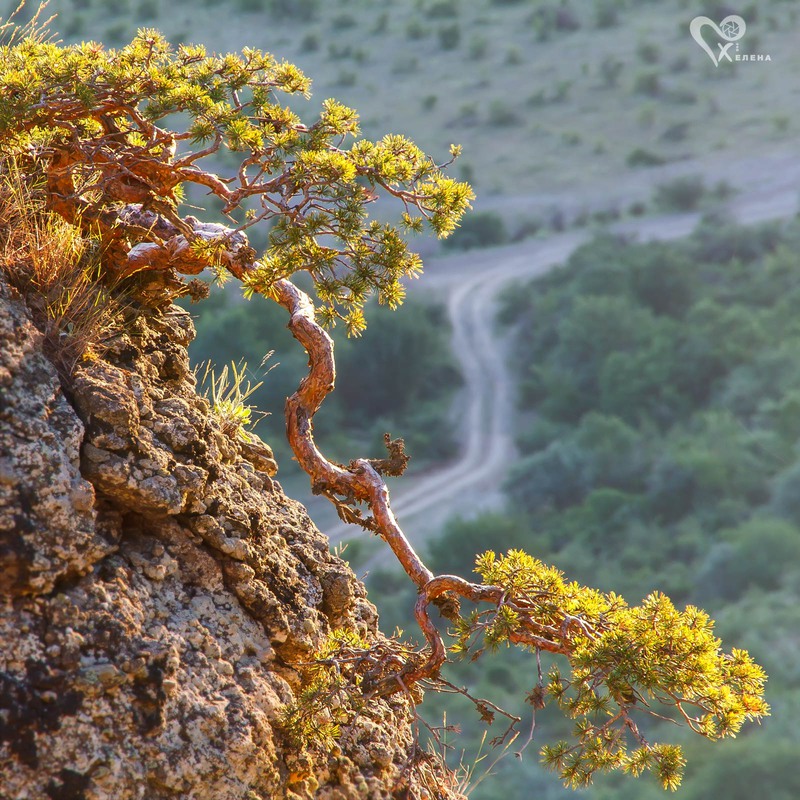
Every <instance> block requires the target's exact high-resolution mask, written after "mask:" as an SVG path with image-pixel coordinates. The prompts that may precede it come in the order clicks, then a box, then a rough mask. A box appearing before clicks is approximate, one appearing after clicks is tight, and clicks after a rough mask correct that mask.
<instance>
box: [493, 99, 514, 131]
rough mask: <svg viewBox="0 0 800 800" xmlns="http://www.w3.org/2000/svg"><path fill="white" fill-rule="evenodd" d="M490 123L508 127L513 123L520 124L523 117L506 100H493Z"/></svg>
mask: <svg viewBox="0 0 800 800" xmlns="http://www.w3.org/2000/svg"><path fill="white" fill-rule="evenodd" d="M487 122H488V124H489V125H492V126H496V127H498V128H507V127H510V126H512V125H519V124H520V122H522V118H521V117H520V115H519V114H518V113H517V111H516V109H515V108H514V107H513V106H509V105H508V104H507V103H506V102H505V101H504V100H493V101H492V104H491V106H489V118H488V120H487Z"/></svg>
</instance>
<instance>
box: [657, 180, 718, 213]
mask: <svg viewBox="0 0 800 800" xmlns="http://www.w3.org/2000/svg"><path fill="white" fill-rule="evenodd" d="M705 195H706V185H705V182H704V181H703V179H702V178H701V177H699V176H695V175H684V176H682V177H680V178H675V179H674V180H671V181H668V182H667V183H662V184H660V185H659V186H657V187H656V193H655V202H656V205H657V206H658V207H659V208H660V209H661V210H662V211H694V210H695V209H697V207H698V206H699V205H700V201H701V200H702V199H703V198H704V197H705Z"/></svg>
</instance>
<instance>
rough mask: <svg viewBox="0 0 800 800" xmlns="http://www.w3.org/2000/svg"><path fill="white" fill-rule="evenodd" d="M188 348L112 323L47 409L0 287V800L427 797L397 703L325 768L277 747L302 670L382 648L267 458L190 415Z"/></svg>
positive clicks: (143, 327)
mask: <svg viewBox="0 0 800 800" xmlns="http://www.w3.org/2000/svg"><path fill="white" fill-rule="evenodd" d="M192 335H193V329H192V325H191V322H190V319H189V317H188V315H187V314H185V313H184V312H182V311H181V310H180V309H177V308H170V309H168V310H166V311H158V310H153V309H148V308H139V309H129V310H128V311H126V314H125V319H124V322H123V324H122V325H121V327H120V329H119V331H118V332H117V333H116V335H115V337H114V338H113V339H112V340H111V342H110V345H109V350H108V352H107V353H106V354H104V356H103V358H102V359H98V360H95V361H85V362H84V363H83V364H82V365H81V366H80V367H78V369H77V371H76V373H75V376H74V379H73V380H72V381H71V384H70V386H69V387H68V389H67V391H65V390H63V389H62V387H61V385H60V383H59V379H58V376H57V374H56V371H55V370H54V369H53V368H52V367H51V365H50V364H49V362H48V361H47V360H46V359H45V357H44V356H43V355H42V352H41V347H40V339H41V337H40V334H39V333H38V332H37V330H36V328H35V326H34V325H33V324H32V323H31V321H30V319H29V317H28V315H27V312H26V309H25V306H24V303H23V302H22V300H21V299H20V298H19V297H16V296H14V295H13V294H12V292H11V291H10V290H9V289H8V288H7V287H6V286H5V284H3V283H2V281H0V591H1V596H0V603H2V606H3V607H2V613H1V614H0V787H2V789H1V790H0V795H2V797H3V798H6V797H8V798H15V799H16V798H19V800H22V799H23V798H26V799H27V798H31V799H32V798H50V800H68V799H69V798H91V799H93V800H94V799H95V798H115V800H129V799H130V800H133V798H137V799H139V798H141V799H142V800H145V799H147V800H152V799H156V798H176V797H191V798H194V799H195V800H204V799H205V798H208V800H212V798H213V800H238V798H241V799H242V800H259V798H263V799H264V800H266V798H311V797H319V798H327V799H329V800H348V798H384V797H391V796H404V797H409V798H411V797H426V796H431V795H430V793H429V792H428V791H427V790H426V789H424V788H422V787H421V786H418V785H415V784H414V783H413V780H412V784H411V787H410V788H406V789H403V790H402V791H401V790H400V789H398V788H397V787H398V780H399V779H400V778H401V776H402V775H403V774H405V768H406V766H407V763H408V759H409V755H410V753H411V749H412V731H411V725H410V721H411V714H410V710H409V707H408V704H407V701H406V699H405V698H403V697H402V696H396V697H394V698H392V699H390V700H388V701H385V700H381V701H371V702H370V703H369V704H368V709H367V711H366V712H365V713H364V714H363V715H362V716H361V717H359V718H358V719H357V720H356V721H355V722H354V723H353V724H352V725H350V726H349V727H346V728H345V729H344V730H343V732H342V736H341V738H340V740H339V743H338V744H337V745H336V746H335V747H333V748H332V749H330V750H329V751H328V752H317V751H314V749H313V748H312V749H307V748H305V747H302V746H299V745H297V744H295V743H293V742H292V741H290V740H289V739H288V738H287V737H286V735H285V734H284V733H283V730H282V728H281V725H280V714H281V709H282V708H284V706H285V705H286V704H287V703H291V702H292V701H293V699H294V698H295V696H296V693H297V691H298V689H299V688H300V684H301V678H300V672H299V670H300V668H301V666H302V664H303V662H304V661H307V660H308V659H310V658H312V657H313V654H314V652H315V650H316V649H317V648H318V647H319V646H320V643H321V642H322V641H323V639H324V638H325V636H326V635H327V633H328V632H329V631H330V630H331V629H332V628H335V627H345V628H350V629H353V630H358V631H359V632H360V633H361V634H362V635H364V636H366V637H367V638H369V639H372V640H375V639H377V638H379V634H378V632H377V616H376V613H375V609H374V607H373V606H372V605H371V604H370V603H369V602H368V601H367V599H366V596H365V592H364V589H363V586H362V585H361V584H360V583H358V582H357V581H356V580H355V578H354V576H353V574H352V572H351V571H350V570H349V568H348V567H347V566H346V564H344V563H343V562H342V561H340V560H339V559H337V558H335V557H334V556H332V555H331V554H330V553H329V551H328V547H327V540H326V539H325V538H324V537H323V536H322V535H321V534H320V533H319V532H317V531H316V530H315V529H314V527H313V525H312V524H311V522H310V520H309V519H308V517H307V515H306V513H305V511H304V509H303V508H302V507H301V506H300V505H299V504H297V503H296V502H294V501H292V500H291V499H289V498H287V497H286V496H285V495H284V493H283V491H282V490H281V488H280V486H279V484H277V483H276V482H275V481H273V480H272V478H271V476H270V473H272V474H274V462H273V460H272V454H271V452H270V451H269V449H268V448H267V447H266V445H261V444H259V443H258V442H255V443H253V444H251V446H249V447H242V446H241V445H240V443H239V442H237V441H234V440H232V439H230V438H229V437H227V436H226V435H225V434H223V433H222V431H221V430H220V427H219V425H218V424H217V423H216V422H215V420H214V418H213V415H212V414H210V413H209V408H208V404H207V402H206V401H205V400H204V399H202V398H199V397H198V396H197V395H196V394H195V391H194V379H193V377H192V375H191V372H190V370H189V363H188V356H187V352H186V345H187V344H188V343H189V341H190V340H191V338H192ZM395 792H397V794H396V795H395Z"/></svg>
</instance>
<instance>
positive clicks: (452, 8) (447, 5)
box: [425, 0, 459, 19]
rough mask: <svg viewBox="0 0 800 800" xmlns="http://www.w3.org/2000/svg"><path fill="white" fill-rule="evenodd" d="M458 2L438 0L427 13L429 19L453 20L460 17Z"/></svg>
mask: <svg viewBox="0 0 800 800" xmlns="http://www.w3.org/2000/svg"><path fill="white" fill-rule="evenodd" d="M458 11H459V3H458V2H457V0H438V2H435V3H433V5H431V6H430V8H428V10H427V11H426V12H425V14H426V16H427V17H428V19H453V18H454V17H457V16H458Z"/></svg>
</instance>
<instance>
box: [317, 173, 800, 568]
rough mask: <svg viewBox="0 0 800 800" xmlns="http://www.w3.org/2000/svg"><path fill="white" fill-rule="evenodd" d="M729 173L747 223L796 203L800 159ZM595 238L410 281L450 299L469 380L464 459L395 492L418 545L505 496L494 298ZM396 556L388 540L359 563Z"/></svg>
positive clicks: (506, 420) (477, 254)
mask: <svg viewBox="0 0 800 800" xmlns="http://www.w3.org/2000/svg"><path fill="white" fill-rule="evenodd" d="M733 183H734V184H735V185H737V188H739V189H740V193H739V194H738V195H737V196H736V198H735V199H734V200H733V201H731V202H730V203H728V204H727V210H728V211H729V212H730V214H731V215H732V216H734V217H735V218H736V219H737V220H739V221H740V222H742V223H756V222H759V221H762V220H766V219H771V218H778V217H786V216H789V215H792V214H794V213H796V212H797V205H798V187H799V186H800V162H798V163H794V162H793V161H792V162H790V163H770V164H768V165H766V166H765V167H764V171H762V172H761V174H760V175H759V182H758V189H756V190H754V189H752V188H750V187H749V186H747V185H745V186H743V185H742V182H741V181H739V182H733ZM699 218H700V215H699V214H697V213H692V214H681V215H670V216H660V217H649V218H640V219H636V220H629V221H625V222H622V223H619V224H617V225H615V226H613V227H612V230H613V231H615V232H619V233H623V234H626V235H629V236H631V237H632V238H635V239H638V240H640V241H647V240H669V239H678V238H681V237H684V236H686V235H688V234H689V233H690V232H691V231H692V229H693V228H694V227H695V226H696V224H697V222H698V221H699ZM589 238H590V233H589V232H587V231H583V230H582V231H578V230H573V231H569V232H567V233H563V234H559V235H555V236H552V237H549V238H547V239H539V240H529V241H525V242H522V243H520V244H517V245H513V246H508V247H502V248H493V249H491V250H479V251H471V252H469V253H461V254H457V255H452V256H448V257H446V258H438V259H432V260H430V261H429V262H428V265H427V268H426V273H425V276H424V278H423V279H422V281H420V282H419V283H416V284H412V285H411V286H410V287H409V291H410V292H415V291H416V292H418V291H425V292H426V293H428V294H432V293H436V294H440V295H441V296H442V298H443V300H444V301H445V302H446V304H447V310H448V315H449V318H450V322H451V324H452V328H453V351H454V353H455V355H456V357H457V359H458V361H459V365H460V367H461V371H462V374H463V376H464V382H465V387H464V391H463V393H462V394H463V398H464V399H463V401H462V406H463V408H462V410H461V425H460V427H461V430H460V433H461V439H460V440H461V442H462V450H461V453H460V455H459V457H458V459H457V460H456V461H454V462H453V463H451V464H448V465H445V466H444V467H442V468H441V469H438V470H436V471H432V472H428V473H427V474H419V475H416V476H413V477H407V478H403V479H401V481H400V482H399V483H396V484H395V488H394V490H393V492H392V494H393V499H392V508H393V510H394V512H395V514H396V516H397V517H398V520H399V521H400V524H401V526H403V529H404V531H405V533H406V535H407V536H408V538H409V540H410V541H411V543H412V545H414V546H415V547H417V548H419V546H420V545H421V544H423V543H424V541H425V539H427V538H428V537H429V536H430V535H433V534H435V533H436V532H437V531H438V530H439V529H440V525H441V523H442V522H443V521H444V520H445V519H447V517H449V516H451V515H453V514H461V515H463V516H469V515H470V514H473V513H475V512H476V511H478V510H482V509H485V508H490V507H492V506H497V505H499V504H500V503H501V502H502V496H501V494H500V488H501V486H502V482H503V480H504V478H505V476H506V474H507V470H508V467H509V466H510V464H511V463H512V462H513V459H514V455H515V452H514V443H513V432H512V429H511V428H512V420H513V381H512V379H511V376H510V375H509V372H508V365H507V364H506V358H505V356H504V346H503V342H502V340H501V338H500V337H499V335H498V333H497V331H495V329H494V320H495V312H496V302H497V298H498V295H499V293H500V292H501V291H502V290H503V289H504V288H505V287H507V286H508V285H509V284H511V283H513V282H515V281H520V280H525V281H527V280H530V279H531V278H534V277H536V276H539V275H542V274H543V273H545V272H547V271H548V270H550V269H552V268H553V267H554V266H556V265H558V264H561V263H563V262H564V261H565V260H566V259H567V258H568V257H569V256H570V254H571V253H572V252H573V251H574V250H575V249H576V248H577V247H578V246H580V245H581V244H583V243H584V242H586V241H587V240H588V239H589ZM390 488H391V486H390ZM423 514H424V515H425V516H424V517H423V516H422V515H423ZM409 523H411V524H409ZM323 530H325V531H326V533H327V534H328V536H329V538H330V540H331V544H332V545H336V544H338V543H339V542H341V541H343V540H344V539H350V538H353V537H355V536H358V535H363V534H361V531H360V529H358V528H356V527H355V526H352V525H343V524H338V525H335V526H333V527H330V528H327V529H326V528H323ZM391 559H392V555H391V553H390V552H389V551H388V549H385V548H384V549H382V550H381V551H380V552H379V553H376V554H375V555H374V556H373V557H371V558H370V559H369V560H368V562H367V563H366V564H364V565H363V566H362V569H367V570H369V569H372V568H374V567H375V566H378V565H380V564H382V563H390V562H391Z"/></svg>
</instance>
